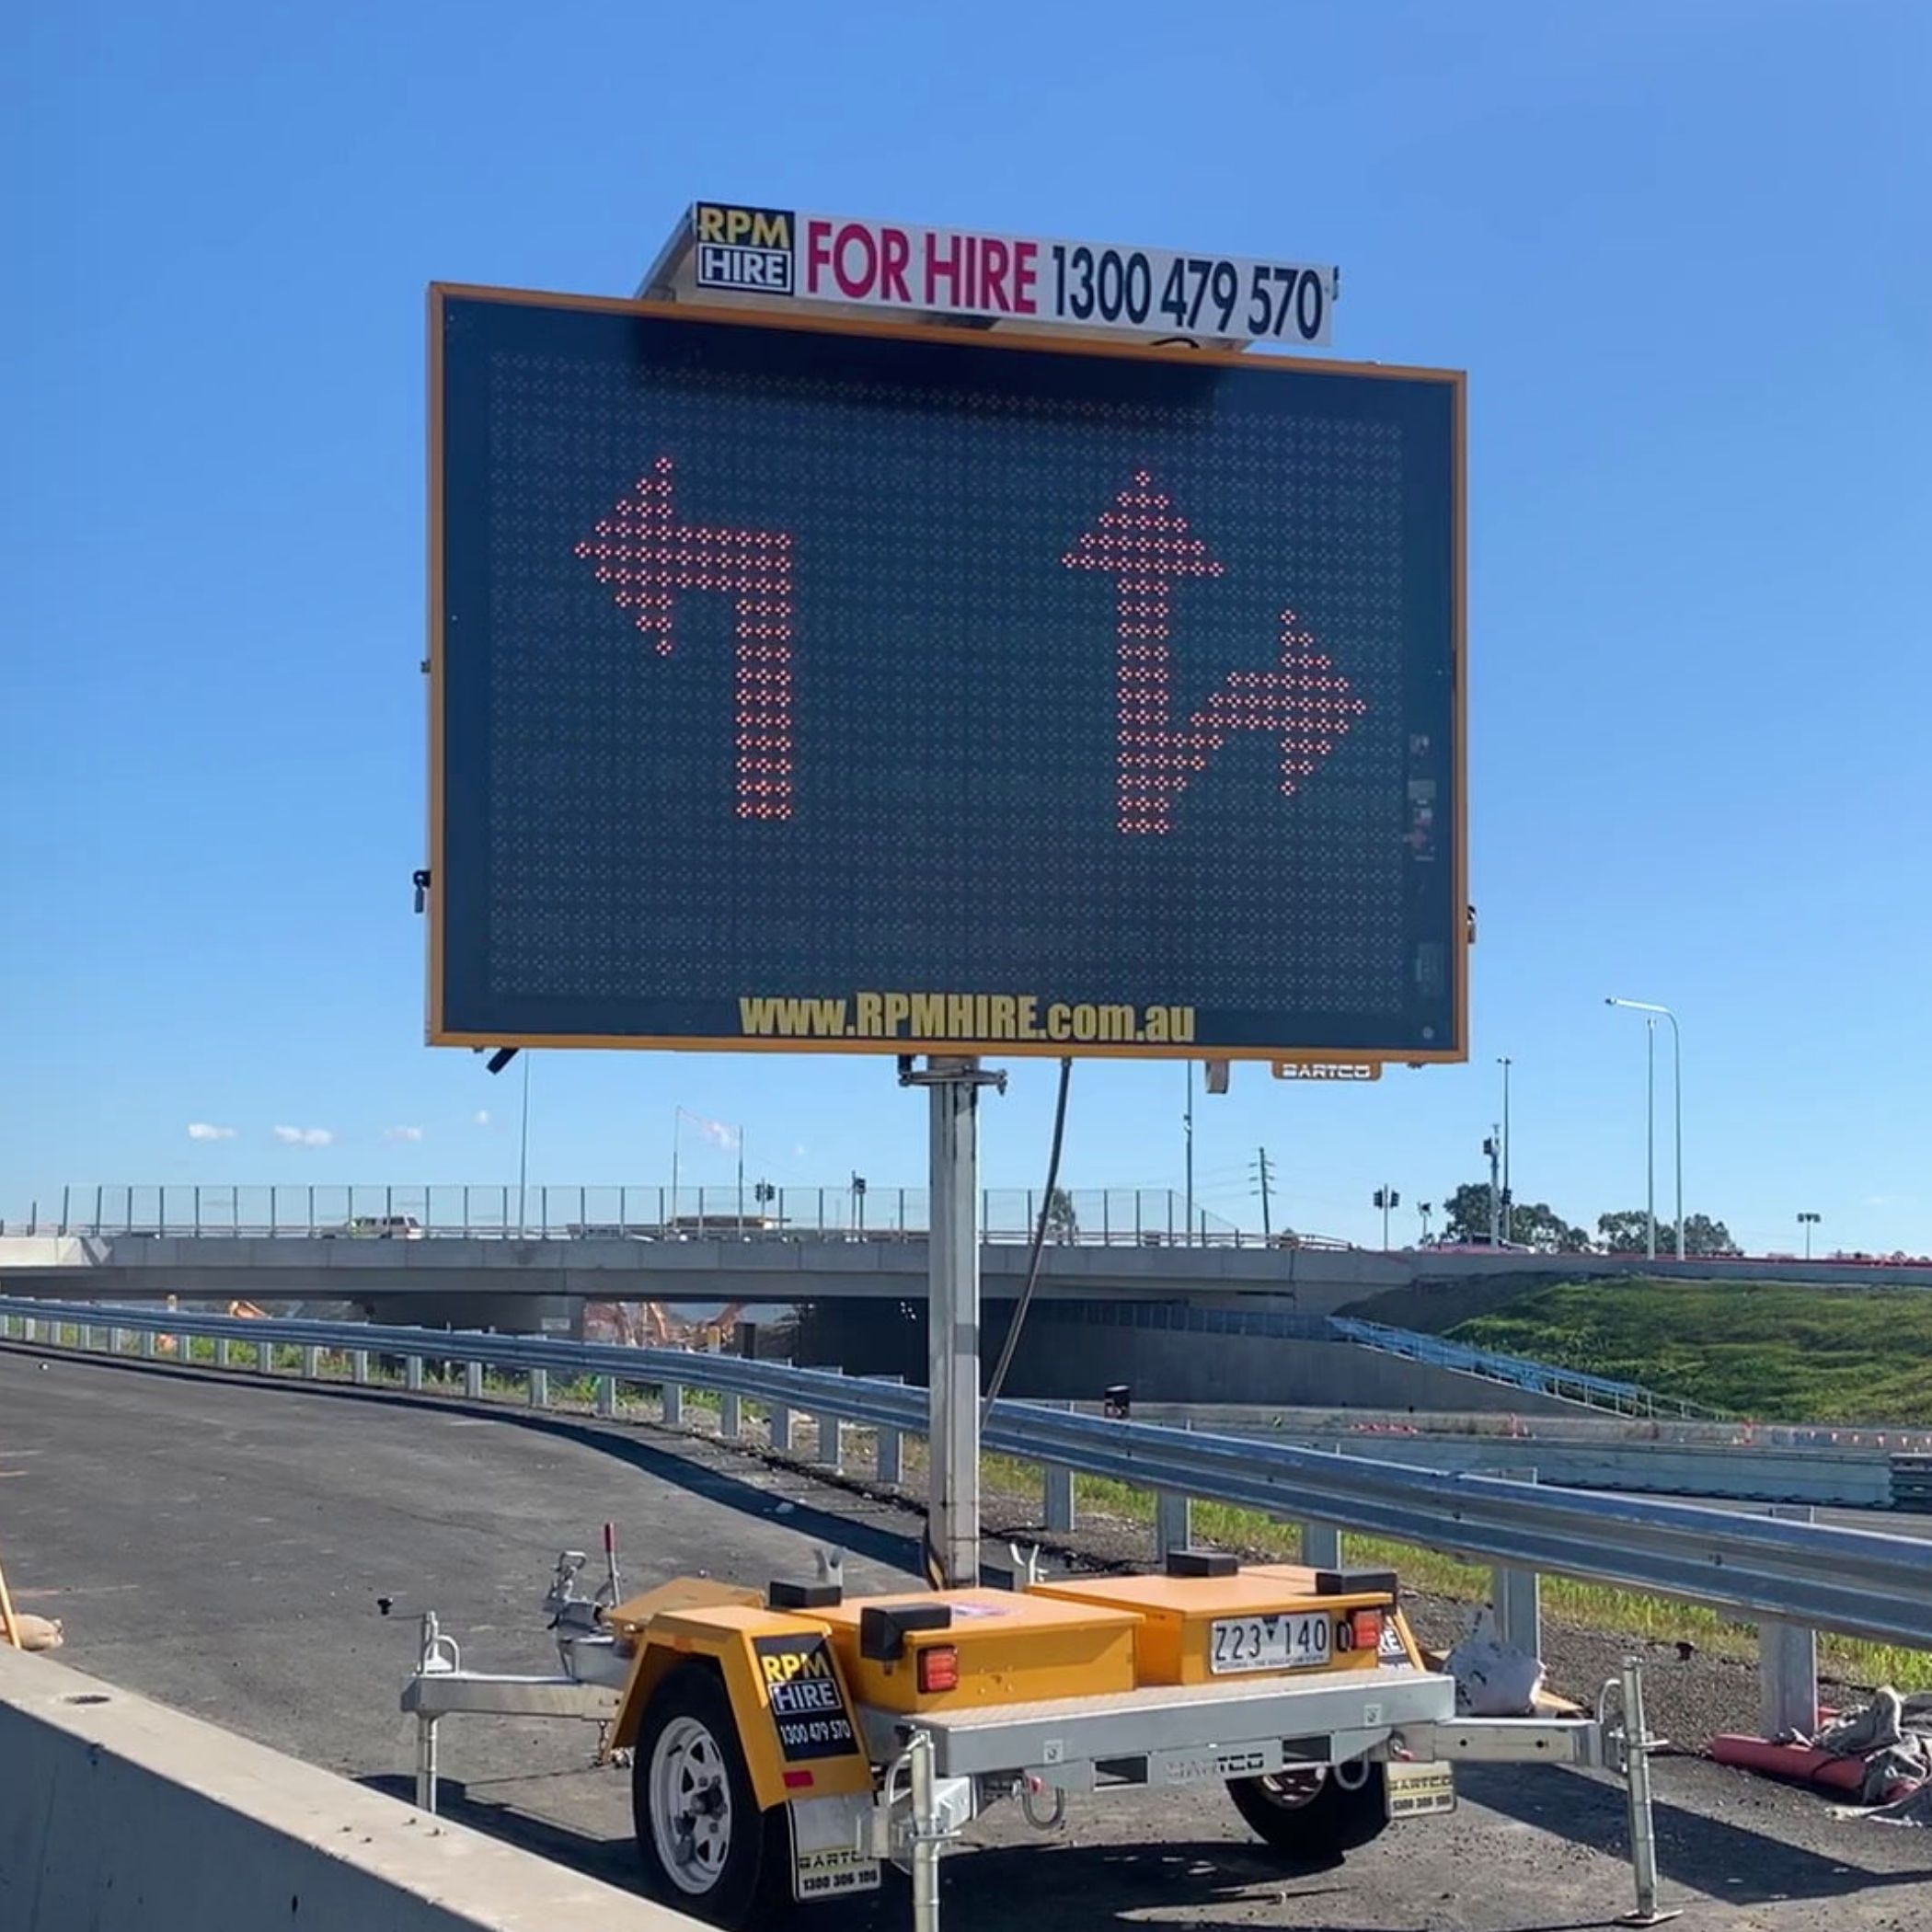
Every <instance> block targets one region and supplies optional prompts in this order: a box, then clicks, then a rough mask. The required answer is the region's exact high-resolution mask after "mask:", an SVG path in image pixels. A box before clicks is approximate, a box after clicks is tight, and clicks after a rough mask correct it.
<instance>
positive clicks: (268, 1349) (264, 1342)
mask: <svg viewBox="0 0 1932 1932" xmlns="http://www.w3.org/2000/svg"><path fill="white" fill-rule="evenodd" d="M255 1367H256V1370H257V1372H258V1373H259V1374H264V1375H272V1374H274V1373H275V1344H274V1342H273V1340H270V1337H268V1336H266V1335H264V1336H263V1337H262V1338H261V1340H259V1341H258V1342H257V1343H256V1344H255Z"/></svg>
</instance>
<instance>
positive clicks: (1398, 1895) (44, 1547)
mask: <svg viewBox="0 0 1932 1932" xmlns="http://www.w3.org/2000/svg"><path fill="white" fill-rule="evenodd" d="M833 1511H836V1512H838V1515H837V1516H836V1517H834V1516H833V1515H831V1514H830V1513H829V1512H833ZM821 1512H825V1513H821ZM605 1518H610V1519H612V1520H614V1521H615V1523H616V1524H618V1526H619V1535H620V1543H621V1547H622V1552H623V1556H624V1560H625V1563H626V1566H627V1580H629V1581H636V1582H638V1583H642V1582H646V1581H656V1580H658V1579H660V1578H662V1577H664V1576H668V1575H672V1574H675V1573H677V1572H679V1571H683V1570H694V1569H702V1570H713V1571H716V1572H719V1573H728V1574H730V1575H733V1576H737V1577H745V1578H751V1579H753V1580H756V1579H762V1578H765V1577H768V1576H770V1575H773V1574H779V1573H789V1572H797V1571H799V1570H809V1566H810V1562H811V1541H812V1539H813V1538H814V1537H815V1536H819V1535H829V1536H834V1537H835V1538H836V1539H837V1540H839V1541H840V1542H841V1543H842V1544H843V1545H844V1547H845V1548H846V1549H847V1551H848V1557H847V1571H848V1579H849V1580H850V1581H851V1582H852V1584H853V1585H854V1586H855V1587H866V1586H874V1587H877V1586H887V1585H892V1584H899V1583H903V1581H905V1580H906V1578H907V1576H908V1574H909V1571H908V1570H907V1569H906V1567H905V1566H906V1565H908V1564H909V1563H910V1561H911V1560H912V1545H911V1543H910V1540H909V1538H910V1535H911V1534H912V1531H913V1528H914V1521H913V1519H912V1518H911V1517H910V1516H909V1515H907V1514H906V1513H905V1512H903V1511H901V1510H898V1509H895V1508H892V1507H890V1506H887V1505H883V1504H874V1503H867V1502H862V1501H855V1499H854V1498H852V1497H851V1496H850V1495H848V1494H846V1493H845V1492H843V1491H840V1490H836V1489H828V1488H826V1487H825V1486H823V1485H821V1484H818V1483H815V1482H814V1481H813V1480H812V1479H811V1478H808V1477H805V1476H802V1475H799V1474H797V1473H795V1472H792V1471H788V1470H783V1469H776V1468H771V1467H768V1466H765V1465H764V1464H761V1463H758V1462H756V1461H753V1460H751V1459H747V1458H743V1457H741V1456H738V1455H735V1454H732V1453H730V1452H728V1451H725V1450H723V1449H720V1448H718V1447H716V1446H714V1445H711V1444H706V1443H689V1442H686V1441H684V1440H683V1439H678V1438H672V1437H667V1436H664V1435H662V1434H661V1433H659V1432H655V1431H651V1430H647V1429H642V1428H637V1427H625V1428H600V1427H598V1426H596V1425H593V1424H589V1423H584V1422H579V1421H572V1420H560V1419H538V1418H531V1417H527V1416H518V1415H512V1414H503V1415H489V1414H483V1413H477V1412H472V1411H470V1410H467V1409H463V1408H462V1407H461V1406H459V1405H449V1404H432V1403H424V1404H405V1403H403V1402H401V1401H398V1400H397V1399H396V1398H395V1397H382V1396H369V1395H362V1394H357V1393H354V1392H351V1391H349V1390H346V1389H345V1390H341V1391H339V1392H328V1393H321V1392H296V1391H293V1390H289V1389H285V1388H282V1389H277V1388H262V1387H259V1386H254V1385H252V1384H249V1383H247V1382H239V1381H238V1382H232V1383H230V1382H219V1381H216V1380H214V1379H213V1377H197V1376H194V1375H184V1374H181V1373H180V1372H179V1371H177V1370H169V1369H152V1368H147V1369H144V1368H142V1367H139V1366H137V1365H134V1364H132V1363H130V1364H109V1363H86V1362H81V1361H76V1360H70V1359H55V1360H51V1361H45V1362H44V1364H43V1359H42V1358H40V1357H37V1356H34V1355H32V1354H29V1353H27V1352H24V1351H16V1350H12V1349H6V1350H0V1558H4V1559H5V1561H6V1571H7V1576H8V1579H9V1581H10V1582H11V1584H12V1586H13V1592H14V1595H15V1598H16V1601H17V1603H18V1604H20V1605H21V1607H23V1608H29V1609H33V1610H37V1611H40V1612H41V1613H42V1614H44V1615H51V1616H61V1617H63V1619H64V1620H65V1625H66V1632H67V1648H66V1649H65V1650H63V1652H62V1653H61V1654H62V1661H63V1662H67V1663H70V1664H72V1665H74V1666H75V1668H77V1669H80V1670H83V1671H87V1672H91V1673H95V1674H98V1675H99V1676H101V1677H104V1678H106V1679H108V1680H109V1681H110V1682H113V1683H117V1684H121V1685H125V1686H128V1687H130V1688H132V1689H135V1690H139V1691H142V1692H144V1693H145V1694H147V1695H149V1696H155V1697H157V1698H159V1699H161V1700H162V1701H164V1702H167V1703H169V1704H172V1705H175V1706H177V1707H178V1708H183V1709H187V1710H191V1711H194V1712H196V1713H197V1714H199V1715H201V1716H203V1717H206V1718H209V1719H213V1720H214V1721H216V1722H219V1723H222V1724H224V1725H227V1726H229V1727H230V1728H232V1729H234V1730H236V1731H243V1732H246V1733H247V1734H248V1735H250V1736H253V1737H256V1738H258V1739H259V1740H261V1741H262V1742H265V1743H268V1744H270V1745H273V1746H275V1747H277V1748H280V1749H282V1750H284V1751H288V1752H290V1753H292V1754H296V1755H298V1756H301V1757H305V1758H306V1759H308V1760H310V1761H311V1762H313V1763H316V1764H319V1765H325V1766H327V1767H328V1768H330V1769H333V1770H336V1771H339V1772H341V1773H343V1774H345V1775H346V1776H348V1777H354V1778H358V1779H362V1780H364V1781H366V1782H369V1783H372V1784H374V1785H376V1786H378V1787H380V1788H385V1789H389V1790H391V1791H394V1792H396V1793H397V1794H398V1795H407V1793H408V1773H409V1767H410V1765H411V1762H412V1755H411V1754H412V1743H413V1735H412V1729H411V1726H410V1723H409V1721H408V1719H405V1718H403V1717H402V1716H401V1714H400V1713H399V1711H398V1710H397V1693H398V1691H399V1689H400V1687H401V1685H402V1683H403V1680H404V1678H405V1677H406V1676H407V1675H408V1671H409V1669H410V1666H411V1663H412V1662H413V1657H414V1649H415V1640H416V1627H415V1617H416V1616H417V1614H418V1613H419V1612H420V1611H421V1610H422V1609H424V1608H428V1607H433V1608H434V1609H436V1610H437V1611H439V1612H440V1613H441V1614H442V1616H443V1621H444V1624H445V1626H446V1627H448V1628H449V1629H450V1630H452V1631H453V1632H454V1634H455V1635H457V1636H458V1637H459V1638H460V1639H461V1640H462V1642H463V1646H464V1656H465V1661H466V1662H467V1663H470V1664H472V1665H475V1666H478V1667H481V1668H485V1669H521V1670H541V1669H545V1668H547V1667H549V1665H550V1664H551V1662H552V1661H553V1656H554V1653H552V1652H551V1651H550V1650H548V1648H547V1642H546V1638H545V1635H544V1632H543V1630H542V1627H541V1619H540V1618H539V1616H537V1614H536V1605H537V1602H538V1599H539V1598H540V1596H541V1594H542V1591H543V1586H544V1583H545V1581H546V1577H547V1575H548V1571H549V1569H550V1565H551V1561H552V1559H553V1558H554V1557H555V1555H556V1553H557V1551H558V1549H559V1548H561V1547H566V1546H575V1547H591V1548H594V1547H595V1546H596V1536H597V1530H598V1525H599V1524H601V1523H602V1522H603V1521H604V1519H605ZM385 1598H386V1599H388V1600H389V1604H390V1612H389V1614H388V1615H386V1616H385V1615H384V1614H383V1612H382V1610H381V1607H380V1603H381V1600H382V1599H385ZM589 1738H590V1733H589V1731H588V1730H587V1729H584V1728H581V1727H577V1726H569V1725H557V1726H545V1725H541V1724H531V1723H527V1722H512V1721H507V1720H496V1719H472V1720H463V1719H458V1720H454V1721H453V1722H452V1723H450V1724H449V1725H447V1726H445V1728H444V1737H443V1764H444V1768H445V1770H446V1772H447V1773H448V1783H447V1785H446V1790H445V1797H446V1809H447V1810H448V1811H450V1813H451V1815H453V1816H455V1817H459V1818H462V1819H463V1820H464V1821H465V1822H466V1823H473V1824H477V1825H479V1826H481V1827H482V1828H483V1829H486V1830H489V1831H493V1832H497V1833H499V1834H501V1835H503V1836H505V1837H507V1838H510V1839H512V1840H514V1841H515V1842H517V1843H520V1844H523V1845H524V1846H528V1847H530V1848H533V1849H535V1850H538V1851H541V1852H544V1853H546V1854H547V1855H550V1856H553V1857H560V1858H564V1859H568V1860H569V1862H571V1863H573V1864H576V1865H579V1866H581V1867H582V1868H583V1869H587V1870H591V1871H594V1872H596V1873H597V1874H599V1875H600V1876H603V1877H606V1878H610V1879H613V1880H616V1881H617V1882H620V1883H627V1882H629V1881H630V1880H631V1877H632V1872H633V1858H634V1853H633V1850H632V1847H631V1845H630V1840H629V1811H628V1788H627V1787H628V1777H627V1773H623V1772H618V1771H611V1770H603V1771H593V1770H590V1769H588V1768H586V1759H587V1755H588V1744H589ZM1460 1782H1461V1788H1462V1794H1463V1800H1462V1805H1461V1809H1460V1810H1459V1811H1458V1812H1457V1814H1456V1815H1455V1817H1453V1818H1448V1819H1440V1820H1432V1821H1429V1822H1427V1823H1417V1824H1413V1825H1409V1826H1404V1827H1398V1828H1397V1829H1396V1830H1393V1831H1391V1832H1389V1833H1388V1834H1386V1836H1385V1837H1383V1838H1382V1839H1381V1840H1379V1841H1378V1842H1377V1843H1376V1844H1374V1846H1369V1847H1368V1848H1367V1849H1365V1850H1364V1851H1363V1852H1359V1853H1357V1854H1355V1855H1353V1856H1352V1857H1351V1858H1350V1859H1349V1860H1348V1862H1347V1863H1346V1864H1345V1865H1341V1866H1338V1867H1336V1868H1334V1869H1330V1870H1327V1871H1321V1872H1316V1873H1309V1872H1297V1873H1284V1872H1282V1871H1280V1870H1277V1869H1273V1868H1271V1866H1270V1865H1269V1863H1268V1862H1267V1861H1266V1860H1265V1858H1263V1857H1261V1856H1260V1855H1259V1846H1257V1845H1256V1844H1255V1843H1254V1842H1253V1841H1252V1840H1251V1839H1250V1838H1249V1837H1248V1834H1247V1832H1246V1830H1245V1828H1244V1827H1243V1826H1242V1825H1241V1823H1240V1822H1239V1821H1238V1819H1237V1818H1236V1815H1235V1813H1234V1811H1233V1809H1232V1807H1231V1806H1230V1805H1229V1804H1228V1802H1227V1800H1226V1799H1225V1795H1224V1794H1222V1793H1221V1792H1220V1791H1219V1790H1218V1789H1201V1790H1195V1791H1189V1792H1185V1793H1182V1794H1179V1795H1174V1794H1168V1795H1164V1796H1163V1797H1162V1798H1160V1799H1158V1800H1156V1799H1154V1798H1152V1797H1149V1796H1146V1795H1142V1796H1139V1797H1135V1796H1133V1795H1121V1796H1116V1797H1111V1798H1104V1799H1093V1800H1086V1801H1084V1802H1081V1803H1076V1805H1075V1808H1074V1810H1073V1811H1072V1813H1071V1817H1070V1824H1069V1828H1068V1829H1067V1830H1066V1831H1065V1832H1064V1833H1063V1834H1059V1835H1056V1836H1054V1837H1052V1838H1051V1839H1048V1840H1045V1841H1041V1840H1037V1839H1035V1838H1034V1837H1033V1835H1032V1834H1029V1832H1028V1831H1027V1829H1026V1827H1025V1826H1024V1824H1023V1823H1022V1822H1021V1821H1020V1820H1019V1819H1018V1816H1017V1815H1011V1816H1009V1815H1006V1812H1005V1811H1000V1812H995V1813H994V1814H992V1815H990V1816H989V1817H988V1818H986V1819H985V1820H983V1821H982V1822H981V1823H979V1824H978V1825H977V1826H976V1827H975V1828H974V1832H973V1841H974V1848H973V1849H972V1850H970V1851H968V1852H965V1853H962V1854H960V1856H958V1857H954V1858H952V1859H949V1861H948V1863H947V1865H946V1867H945V1872H946V1888H945V1914H946V1926H947V1928H948V1932H994V1928H995V1927H998V1928H1005V1927H1008V1926H1014V1925H1016V1924H1038V1925H1041V1926H1052V1927H1054V1928H1056V1932H1057V1928H1060V1927H1066V1928H1070V1932H1085V1928H1088V1927H1094V1928H1101V1927H1107V1928H1111V1927H1130V1926H1132V1927H1139V1926H1175V1927H1189V1928H1193V1932H1218V1928H1221V1927H1233V1926H1284V1927H1294V1928H1299V1932H1556V1928H1559V1927H1560V1928H1571V1927H1581V1926H1598V1925H1605V1924H1608V1923H1610V1922H1611V1921H1612V1920H1613V1919H1614V1916H1615V1915H1616V1913H1618V1912H1620V1911H1622V1910H1623V1909H1624V1908H1625V1907H1626V1906H1627V1904H1628V1903H1629V1902H1630V1892H1629V1881H1628V1878H1627V1870H1626V1868H1625V1867H1624V1865H1623V1863H1622V1861H1621V1857H1620V1856H1619V1855H1618V1854H1619V1847H1620V1843H1621V1833H1622V1803H1621V1795H1620V1792H1619V1790H1618V1789H1617V1788H1616V1787H1615V1786H1614V1785H1613V1784H1611V1783H1610V1782H1608V1781H1607V1780H1604V1779H1601V1778H1597V1777H1590V1776H1585V1775H1583V1774H1581V1773H1573V1772H1570V1771H1559V1770H1553V1769H1540V1770H1516V1769H1502V1768H1497V1767H1482V1766H1465V1767H1464V1768H1463V1769H1462V1771H1461V1773H1460ZM1658 1784H1659V1790H1660V1800H1661V1801H1660V1804H1659V1810H1658V1823H1659V1831H1660V1835H1661V1839H1662V1857H1663V1865H1664V1872H1665V1882H1666V1889H1667V1892H1668V1893H1669V1895H1670V1902H1671V1903H1681V1904H1683V1905H1684V1906H1685V1920H1684V1923H1685V1924H1686V1925H1689V1926H1696V1925H1699V1924H1703V1925H1710V1926H1723V1927H1725V1928H1727V1932H1730V1928H1737V1932H1759V1928H1763V1932H1797V1928H1800V1927H1803V1928H1806V1932H1812V1928H1814V1927H1816V1926H1820V1925H1822V1924H1828V1925H1830V1926H1833V1927H1834V1932H1926V1927H1928V1926H1932V1834H1927V1833H1924V1832H1912V1831H1905V1830H1900V1829H1894V1828H1886V1827H1882V1826H1879V1825H1873V1824H1869V1823H1858V1822H1853V1821H1838V1820H1834V1818H1833V1817H1832V1815H1831V1811H1830V1808H1829V1807H1828V1806H1827V1805H1826V1804H1825V1803H1824V1802H1823V1801H1822V1800H1818V1799H1815V1798H1813V1797H1811V1795H1809V1794H1807V1793H1803V1792H1799V1791H1791V1790H1787V1789H1784V1788H1778V1787H1776V1786H1772V1785H1768V1784H1765V1783H1763V1782H1760V1781H1757V1780H1754V1779H1752V1778H1749V1777H1744V1776H1742V1775H1741V1774H1738V1773H1734V1772H1730V1771H1726V1770H1723V1769H1721V1768H1719V1767H1718V1766H1716V1765H1709V1764H1707V1763H1705V1762H1703V1761H1701V1760H1698V1759H1695V1758H1690V1757H1681V1758H1680V1757H1672V1758H1667V1759H1665V1760H1663V1761H1662V1762H1661V1763H1660V1764H1659V1766H1658ZM839 1922H841V1923H844V1924H848V1925H849V1924H854V1923H857V1924H858V1925H861V1926H877V1927H880V1932H884V1928H886V1927H897V1926H901V1925H903V1924H904V1923H906V1918H905V1915H904V1901H903V1897H902V1896H898V1895H894V1894H889V1895H888V1897H887V1899H886V1900H885V1901H884V1902H882V1903H872V1904H870V1905H869V1906H868V1907H867V1908H864V1909H861V1910H859V1911H857V1913H856V1914H845V1915H843V1916H842V1919H841V1920H840V1921H839Z"/></svg>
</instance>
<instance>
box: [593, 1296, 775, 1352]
mask: <svg viewBox="0 0 1932 1932" xmlns="http://www.w3.org/2000/svg"><path fill="white" fill-rule="evenodd" d="M743 1308H744V1304H743V1303H742V1302H730V1303H728V1304H727V1305H725V1306H724V1307H723V1308H721V1309H720V1310H719V1312H718V1313H717V1314H716V1315H714V1316H712V1317H709V1318H708V1319H707V1320H705V1321H702V1322H686V1321H681V1320H679V1319H678V1318H677V1317H674V1316H673V1315H671V1314H670V1313H669V1312H668V1311H667V1310H666V1309H665V1307H664V1305H663V1304H662V1303H661V1302H592V1304H591V1305H590V1306H589V1307H588V1308H586V1309H585V1311H584V1323H585V1327H586V1328H601V1329H604V1331H606V1332H607V1333H608V1334H609V1335H610V1336H611V1338H612V1339H613V1340H615V1341H616V1342H617V1343H618V1344H619V1345H620V1346H621V1347H624V1348H631V1349H704V1350H718V1349H721V1348H725V1347H727V1346H729V1345H730V1339H731V1335H732V1332H733V1330H734V1329H735V1328H737V1326H738V1317H739V1316H740V1314H741V1313H742V1311H743Z"/></svg>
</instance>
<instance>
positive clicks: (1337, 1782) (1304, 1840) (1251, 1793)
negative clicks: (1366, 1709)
mask: <svg viewBox="0 0 1932 1932" xmlns="http://www.w3.org/2000/svg"><path fill="white" fill-rule="evenodd" d="M1386 1783H1387V1780H1386V1775H1385V1773H1384V1771H1383V1768H1382V1766H1381V1765H1373V1764H1364V1763H1363V1761H1362V1760H1361V1759H1360V1758H1357V1759H1355V1760H1354V1761H1353V1762H1352V1763H1350V1764H1346V1765H1333V1766H1328V1765H1311V1766H1310V1767H1309V1768H1308V1769H1307V1770H1305V1771H1280V1772H1277V1773H1276V1774H1275V1775H1274V1776H1273V1777H1231V1778H1229V1779H1228V1781H1227V1795H1228V1796H1229V1797H1230V1798H1232V1799H1233V1800H1235V1809H1236V1811H1239V1812H1240V1814H1241V1816H1242V1818H1243V1819H1244V1820H1245V1821H1246V1822H1247V1823H1248V1828H1249V1829H1250V1830H1251V1831H1252V1832H1254V1833H1255V1834H1256V1835H1257V1836H1258V1837H1259V1838H1261V1839H1262V1840H1263V1841H1264V1842H1265V1843H1266V1844H1267V1846H1268V1848H1269V1849H1270V1850H1271V1851H1272V1852H1274V1853H1276V1854H1278V1855H1279V1856H1280V1857H1282V1858H1284V1859H1286V1860H1288V1861H1289V1862H1290V1863H1292V1864H1295V1865H1317V1866H1318V1865H1328V1864H1332V1863H1333V1862H1334V1861H1335V1860H1336V1859H1338V1858H1339V1857H1341V1855H1342V1854H1343V1853H1344V1852H1351V1851H1354V1850H1355V1849H1356V1848H1357V1847H1358V1846H1363V1845H1366V1844H1367V1843H1368V1842H1369V1841H1370V1840H1371V1839H1372V1838H1379V1837H1380V1836H1381V1835H1382V1834H1383V1832H1384V1831H1386V1829H1387V1827H1388V1807H1387V1801H1386V1796H1385V1790H1386Z"/></svg>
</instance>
